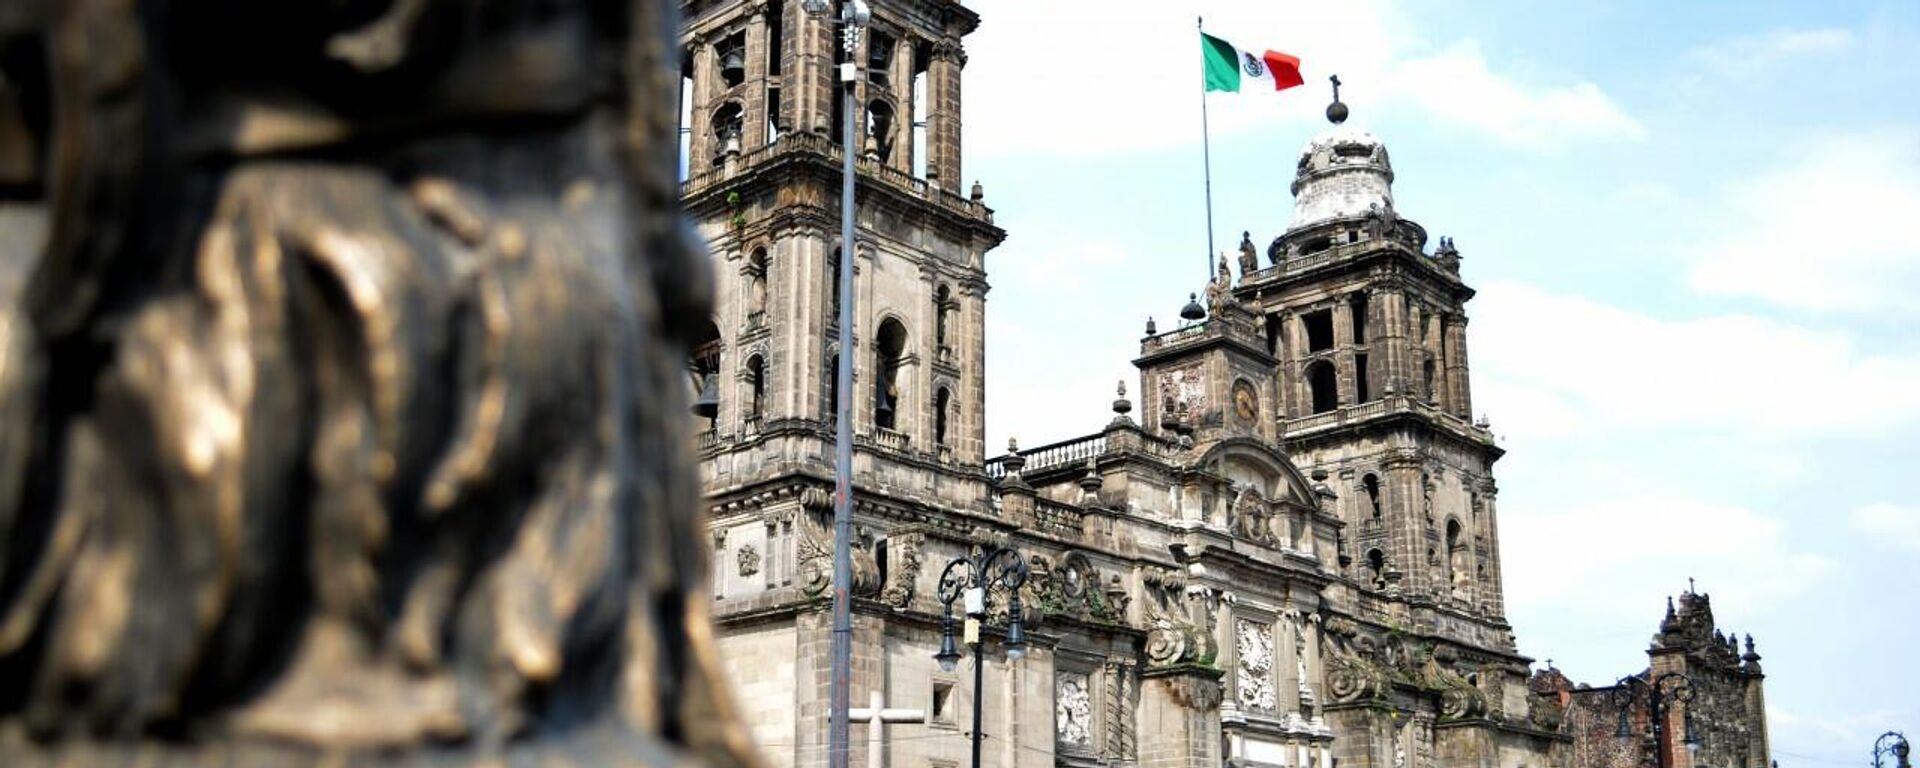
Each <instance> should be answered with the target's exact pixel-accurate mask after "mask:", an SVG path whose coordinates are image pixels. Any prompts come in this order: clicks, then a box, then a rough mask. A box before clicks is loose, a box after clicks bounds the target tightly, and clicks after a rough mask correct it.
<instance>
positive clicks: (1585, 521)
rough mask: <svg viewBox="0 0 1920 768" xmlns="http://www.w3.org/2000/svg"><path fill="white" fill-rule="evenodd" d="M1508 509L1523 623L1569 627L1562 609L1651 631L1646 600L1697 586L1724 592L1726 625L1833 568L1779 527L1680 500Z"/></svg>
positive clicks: (1513, 596) (1511, 592)
mask: <svg viewBox="0 0 1920 768" xmlns="http://www.w3.org/2000/svg"><path fill="white" fill-rule="evenodd" d="M1506 506H1507V508H1506V510H1505V514H1503V515H1501V521H1500V525H1501V535H1502V541H1501V546H1500V551H1501V553H1502V554H1503V556H1504V557H1505V563H1504V565H1503V569H1504V573H1506V574H1507V579H1506V588H1507V599H1508V601H1509V603H1510V604H1511V605H1512V607H1513V609H1514V612H1515V613H1516V615H1539V616H1558V617H1562V618H1563V619H1564V620H1572V619H1571V617H1566V616H1565V615H1564V614H1565V611H1564V606H1569V605H1578V606H1580V614H1581V615H1580V617H1579V621H1580V622H1581V623H1583V624H1589V625H1593V626H1599V627H1612V628H1616V629H1617V628H1619V627H1621V626H1645V627H1646V629H1645V631H1648V632H1651V631H1652V629H1653V626H1652V622H1653V621H1655V620H1657V618H1658V617H1657V615H1654V616H1649V611H1650V610H1651V609H1650V608H1649V607H1648V605H1646V602H1647V601H1648V600H1649V599H1653V596H1656V595H1662V594H1672V593H1673V592H1674V591H1676V589H1677V588H1678V587H1679V586H1680V585H1682V584H1684V583H1685V582H1684V579H1687V578H1698V579H1699V580H1700V584H1701V586H1702V588H1703V591H1706V592H1721V593H1727V594H1722V595H1721V597H1723V598H1725V599H1722V600H1717V601H1715V602H1716V605H1719V606H1723V608H1722V610H1721V611H1720V612H1721V613H1723V614H1726V615H1725V616H1722V617H1721V618H1732V619H1734V620H1735V621H1738V620H1740V619H1742V618H1745V619H1748V620H1751V619H1752V617H1754V616H1757V615H1760V614H1763V613H1764V612H1765V611H1766V609H1767V606H1771V605H1775V604H1777V603H1778V602H1779V601H1781V600H1785V599H1788V598H1792V597H1794V596H1796V595H1800V594H1804V593H1806V592H1807V591H1808V590H1810V589H1812V588H1813V587H1815V586H1817V585H1818V584H1819V582H1820V581H1821V580H1822V579H1824V578H1825V577H1826V576H1827V575H1829V574H1830V573H1832V572H1833V570H1834V564H1833V563H1832V562H1831V561H1830V560H1828V559H1826V558H1824V557H1821V556H1819V555H1817V554H1813V553H1810V552H1803V551H1799V550H1797V549H1795V548H1793V547H1791V546H1790V541H1791V540H1792V539H1790V537H1789V536H1788V535H1787V530H1786V525H1785V524H1784V523H1783V522H1782V521H1781V520H1779V519H1777V518H1773V517H1769V516H1766V515H1763V514H1760V513H1758V512H1755V511H1753V510H1750V509H1746V508H1744V507H1739V506H1733V505H1728V504H1723V503H1720V502H1715V501H1709V500H1705V499H1699V498H1693V497H1690V496H1686V495H1682V494H1671V495H1670V494H1662V493H1642V494H1637V495H1625V496H1616V497H1611V498H1602V499H1596V500H1585V501H1570V502H1568V503H1567V504H1566V505H1565V506H1561V507H1558V508H1545V509H1534V508H1529V509H1526V510H1515V509H1513V508H1512V507H1511V505H1506ZM1635 622H1639V624H1637V625H1636V624H1635ZM1543 623H1545V622H1543Z"/></svg>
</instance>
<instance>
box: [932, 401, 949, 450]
mask: <svg viewBox="0 0 1920 768" xmlns="http://www.w3.org/2000/svg"><path fill="white" fill-rule="evenodd" d="M952 403H953V395H952V394H951V393H949V392H948V391H947V388H946V387H941V388H940V390H939V391H938V392H935V393H934V394H933V443H934V445H946V444H947V409H948V408H950V407H952Z"/></svg>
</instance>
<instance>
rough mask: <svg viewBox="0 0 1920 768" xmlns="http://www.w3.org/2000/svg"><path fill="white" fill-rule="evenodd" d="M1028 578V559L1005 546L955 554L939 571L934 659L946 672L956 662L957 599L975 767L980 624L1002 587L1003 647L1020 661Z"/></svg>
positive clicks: (982, 649)
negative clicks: (969, 652)
mask: <svg viewBox="0 0 1920 768" xmlns="http://www.w3.org/2000/svg"><path fill="white" fill-rule="evenodd" d="M1026 583H1027V559H1026V558H1025V557H1023V556H1021V554H1020V553H1019V552H1017V551H1015V550H1013V549H1011V548H1008V547H993V548H990V549H989V548H982V549H980V550H979V551H978V552H977V553H975V554H974V555H973V556H972V557H956V558H954V559H953V560H952V561H950V562H948V563H947V567H946V569H945V570H943V571H941V572H940V589H939V598H940V603H941V606H942V610H941V615H940V652H939V653H936V654H934V655H933V658H934V661H937V662H939V663H940V668H941V669H942V670H945V671H948V672H952V671H953V670H954V668H956V667H958V666H959V665H960V648H959V646H958V644H957V643H956V642H955V638H954V635H953V628H954V618H953V603H954V601H956V600H959V601H961V608H962V610H963V611H964V612H965V614H966V625H965V638H964V639H965V641H966V643H967V644H968V645H971V646H973V768H980V737H981V731H980V718H981V708H980V705H981V702H982V701H984V700H985V698H986V697H985V696H982V695H981V691H980V689H981V688H982V687H983V683H984V681H985V670H986V664H985V663H984V661H985V655H986V645H987V644H986V641H985V640H984V639H983V638H981V637H980V626H981V624H983V623H985V621H986V618H987V615H988V611H987V601H988V599H989V596H990V595H991V594H992V593H993V590H994V589H995V588H1004V589H1006V591H1007V595H1008V598H1007V634H1006V640H1005V641H1004V642H1003V643H1002V644H1001V646H1002V647H1003V648H1005V649H1006V653H1007V661H1009V662H1015V661H1019V660H1020V659H1022V658H1025V657H1026V655H1027V631H1026V626H1025V623H1026V619H1025V617H1024V616H1023V615H1022V614H1024V613H1025V607H1024V606H1022V605H1021V603H1020V588H1021V587H1024V586H1026Z"/></svg>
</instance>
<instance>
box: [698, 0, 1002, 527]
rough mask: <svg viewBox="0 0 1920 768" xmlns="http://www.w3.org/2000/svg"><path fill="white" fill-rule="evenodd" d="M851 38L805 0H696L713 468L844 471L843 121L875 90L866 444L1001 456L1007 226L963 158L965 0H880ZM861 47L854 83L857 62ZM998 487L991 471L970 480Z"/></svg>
mask: <svg viewBox="0 0 1920 768" xmlns="http://www.w3.org/2000/svg"><path fill="white" fill-rule="evenodd" d="M869 5H870V7H871V10H872V16H871V20H870V22H869V23H867V24H865V25H863V26H862V27H861V28H860V30H859V34H858V36H857V38H856V39H855V43H854V47H853V51H852V52H851V53H848V52H847V50H846V46H844V45H843V42H844V38H843V30H842V28H841V27H840V26H839V25H838V24H837V23H836V15H835V14H832V13H826V14H813V13H809V12H808V10H807V9H806V8H805V4H804V3H803V2H802V0H784V1H781V2H765V1H763V2H750V1H746V0H707V1H705V2H688V3H685V4H683V6H682V12H683V16H684V19H685V24H684V27H683V30H682V36H681V44H682V46H683V47H684V51H685V53H684V56H683V57H682V70H683V71H682V75H683V78H682V90H683V94H682V99H683V102H684V103H683V116H684V118H683V128H682V130H683V133H684V134H685V136H686V139H685V147H686V151H685V161H684V162H685V168H686V174H687V177H686V179H685V180H684V182H683V184H682V199H683V201H684V203H685V205H686V207H687V209H688V211H689V213H690V214H691V215H692V217H693V218H694V220H695V221H696V222H697V226H698V229H699V233H700V235H701V237H702V239H703V240H704V241H705V242H706V244H707V247H708V249H709V250H710V251H711V252H712V254H713V257H714V263H715V266H716V267H717V270H716V271H717V273H718V274H717V277H718V286H717V287H718V291H717V293H718V296H719V302H718V305H719V312H718V314H717V316H716V317H715V320H714V327H713V328H712V330H711V332H710V334H709V336H710V338H709V340H708V343H707V344H705V345H703V346H702V347H701V349H700V351H699V353H698V354H696V356H695V359H694V361H693V381H694V383H695V385H696V386H698V385H703V384H704V383H705V382H706V381H707V377H708V376H709V375H711V376H712V377H713V379H714V382H715V383H714V386H713V387H712V388H711V394H712V395H713V396H714V397H715V398H717V400H718V403H717V413H716V414H715V415H714V416H713V417H712V418H710V419H708V420H705V421H704V422H703V423H702V424H701V427H703V429H702V430H701V436H700V440H701V450H702V453H703V456H704V457H705V458H706V459H707V461H706V462H705V468H706V470H707V471H708V473H709V480H710V481H716V482H724V483H726V484H734V483H741V482H751V481H752V479H751V478H752V477H753V476H756V473H758V472H761V471H762V469H763V468H765V467H769V466H787V467H799V466H805V467H810V468H812V469H814V470H817V471H820V472H826V473H829V474H830V471H831V453H832V451H831V448H832V419H833V413H834V404H835V402H836V400H835V398H837V397H839V396H840V393H838V392H835V391H834V390H835V386H834V376H833V370H834V364H835V361H836V357H835V356H836V355H839V354H841V350H839V349H838V348H837V343H836V338H837V333H838V305H839V300H840V297H839V295H838V292H839V291H838V282H837V280H836V279H835V276H836V274H837V270H838V263H839V261H838V260H839V259H840V258H843V248H842V247H841V243H840V242H839V228H838V222H839V213H840V211H839V202H838V201H839V188H840V179H841V172H840V169H841V140H840V136H841V120H842V118H841V117H840V116H841V114H842V107H843V105H844V99H845V98H847V95H848V93H849V92H851V94H852V96H853V98H856V99H858V100H859V106H860V110H859V115H860V118H859V119H860V120H861V125H860V126H859V128H860V130H859V134H858V135H859V141H860V143H861V147H860V150H859V151H860V157H859V160H858V175H859V179H858V183H857V184H858V186H857V192H856V199H857V202H856V211H855V216H856V222H857V231H858V236H857V240H858V247H857V248H856V249H855V250H856V252H855V253H854V254H852V256H851V258H853V259H854V268H855V275H856V276H855V286H856V287H855V292H856V297H855V298H856V305H855V308H856V311H857V312H858V319H857V320H856V328H855V330H856V333H857V335H856V338H857V346H858V349H856V350H853V351H851V354H854V355H856V356H857V357H856V358H855V361H854V378H855V389H856V391H855V392H853V393H851V395H850V396H852V397H855V398H857V400H856V402H855V404H854V413H855V416H854V419H855V423H854V431H855V435H856V439H857V441H858V442H859V448H858V449H859V450H861V451H872V452H875V454H876V455H878V454H884V455H886V456H888V457H890V458H899V459H904V460H911V461H914V462H930V463H931V464H932V465H951V466H956V467H960V466H965V467H979V466H980V465H981V464H982V462H983V460H984V458H985V456H984V453H985V445H984V418H983V415H984V414H983V412H982V406H983V400H984V392H985V389H984V386H983V384H982V378H981V375H982V370H981V368H982V366H981V360H982V358H983V356H984V326H985V323H984V320H985V297H986V289H987V284H986V279H985V278H986V272H985V256H986V252H987V251H988V250H989V249H991V248H993V247H994V246H995V245H998V244H999V242H1000V241H1001V240H1002V239H1003V238H1004V237H1005V233H1004V232H1003V231H1002V230H1000V229H999V228H998V227H996V226H994V224H993V213H992V210H991V209H989V208H987V207H986V205H985V204H984V202H983V197H984V190H983V189H982V187H981V186H980V185H979V184H977V183H975V184H973V185H972V186H971V188H970V189H968V190H967V191H966V193H965V194H961V193H960V191H959V190H958V188H957V185H956V184H954V183H953V182H955V181H957V180H958V179H959V178H960V177H959V173H960V168H961V164H960V105H961V101H960V83H961V77H960V76H961V71H962V68H963V67H964V66H965V64H966V55H965V53H964V50H963V48H962V46H961V42H960V41H961V38H962V37H963V36H965V35H966V34H967V33H969V32H971V31H972V30H973V29H974V27H975V26H977V25H978V23H979V17H978V16H977V15H976V14H974V13H973V12H971V11H969V10H967V9H966V8H964V7H962V6H961V5H960V4H959V3H957V2H924V1H920V2H892V1H891V0H871V2H870V3H869ZM843 63H853V64H855V65H856V67H857V68H856V73H857V77H856V79H855V81H854V82H853V84H852V86H851V88H849V87H848V86H847V85H846V84H844V83H842V82H841V81H840V74H839V70H840V65H841V64H843ZM961 495H962V496H967V497H968V498H976V497H977V498H981V499H983V498H984V496H985V485H984V482H982V483H980V484H979V487H978V488H977V489H973V490H970V491H967V492H965V493H962V494H961Z"/></svg>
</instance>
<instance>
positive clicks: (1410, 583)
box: [1380, 456, 1428, 594]
mask: <svg viewBox="0 0 1920 768" xmlns="http://www.w3.org/2000/svg"><path fill="white" fill-rule="evenodd" d="M1381 470H1382V472H1381V474H1382V475H1383V476H1382V477H1381V478H1380V487H1381V492H1382V493H1383V494H1385V495H1386V499H1385V506H1386V515H1385V517H1386V518H1387V519H1386V525H1387V542H1388V545H1387V564H1388V566H1389V567H1390V568H1392V569H1398V570H1399V571H1400V573H1401V575H1402V578H1401V580H1400V590H1401V592H1402V594H1422V593H1424V592H1425V590H1426V589H1427V570H1428V569H1427V536H1426V519H1425V515H1424V510H1423V506H1424V505H1423V500H1424V498H1425V497H1424V496H1422V495H1421V490H1422V489H1421V485H1420V470H1421V466H1420V462H1419V460H1418V459H1414V458H1410V457H1403V456H1396V457H1391V458H1389V459H1387V460H1386V461H1385V462H1383V463H1382V467H1381Z"/></svg>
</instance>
